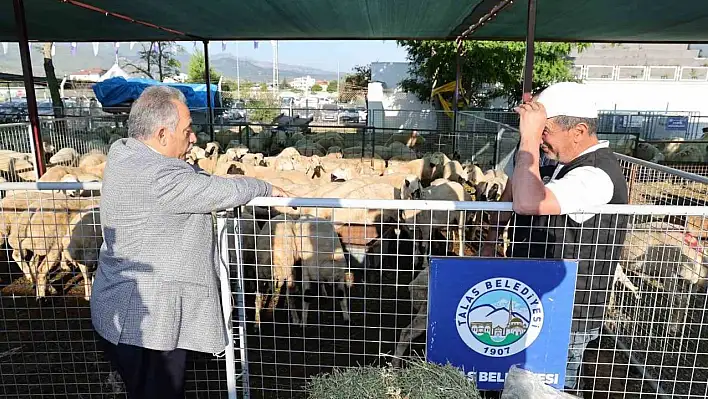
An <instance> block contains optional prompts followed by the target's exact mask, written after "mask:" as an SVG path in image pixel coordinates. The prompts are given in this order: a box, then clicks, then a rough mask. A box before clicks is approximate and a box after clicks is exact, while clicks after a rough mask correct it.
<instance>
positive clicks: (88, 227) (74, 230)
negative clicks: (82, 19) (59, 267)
mask: <svg viewBox="0 0 708 399" xmlns="http://www.w3.org/2000/svg"><path fill="white" fill-rule="evenodd" d="M69 226H70V227H69V229H68V231H67V233H66V234H65V235H64V237H63V238H62V245H61V247H62V248H63V252H62V257H63V258H64V260H65V261H67V262H71V263H73V264H74V265H76V266H77V267H78V268H79V270H80V271H81V276H82V277H83V279H84V299H86V300H87V301H88V300H90V299H91V286H92V283H93V280H92V279H91V278H90V277H89V270H93V269H95V268H96V267H97V266H98V254H99V251H100V248H101V245H102V244H103V235H102V232H101V214H100V211H99V208H98V207H90V208H86V209H85V210H84V211H80V212H77V213H76V214H74V216H73V217H72V218H71V221H70V222H69Z"/></svg>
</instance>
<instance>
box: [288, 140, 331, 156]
mask: <svg viewBox="0 0 708 399" xmlns="http://www.w3.org/2000/svg"><path fill="white" fill-rule="evenodd" d="M295 149H296V150H297V152H298V153H300V154H302V155H304V156H312V155H317V156H324V155H325V149H324V147H323V146H321V145H320V144H318V143H313V142H312V141H308V140H307V139H303V140H300V141H298V142H297V143H296V144H295Z"/></svg>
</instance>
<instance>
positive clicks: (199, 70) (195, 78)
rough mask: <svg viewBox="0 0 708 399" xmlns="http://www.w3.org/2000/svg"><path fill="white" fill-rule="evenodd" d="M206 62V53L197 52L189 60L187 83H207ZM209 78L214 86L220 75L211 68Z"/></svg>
mask: <svg viewBox="0 0 708 399" xmlns="http://www.w3.org/2000/svg"><path fill="white" fill-rule="evenodd" d="M205 71H206V60H205V59H204V53H202V52H201V51H199V50H196V51H195V52H194V54H192V57H191V58H190V59H189V68H188V71H187V81H188V82H190V83H206V73H205ZM209 78H210V79H211V83H212V84H216V83H217V82H218V81H219V74H218V73H217V72H216V71H215V70H214V68H211V67H209Z"/></svg>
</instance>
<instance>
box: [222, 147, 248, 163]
mask: <svg viewBox="0 0 708 399" xmlns="http://www.w3.org/2000/svg"><path fill="white" fill-rule="evenodd" d="M225 154H226V155H227V156H228V157H229V159H235V160H240V159H241V158H243V157H244V156H245V155H246V154H248V147H246V146H242V145H240V144H239V145H236V146H233V147H229V148H227V149H226V152H225Z"/></svg>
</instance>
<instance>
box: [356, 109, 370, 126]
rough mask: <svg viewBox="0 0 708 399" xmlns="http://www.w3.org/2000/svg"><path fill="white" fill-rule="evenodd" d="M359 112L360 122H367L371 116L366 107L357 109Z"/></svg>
mask: <svg viewBox="0 0 708 399" xmlns="http://www.w3.org/2000/svg"><path fill="white" fill-rule="evenodd" d="M356 110H357V112H358V113H359V122H366V118H367V117H368V116H369V115H368V114H369V112H368V111H367V109H366V108H365V107H356Z"/></svg>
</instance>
